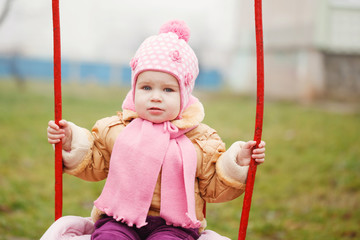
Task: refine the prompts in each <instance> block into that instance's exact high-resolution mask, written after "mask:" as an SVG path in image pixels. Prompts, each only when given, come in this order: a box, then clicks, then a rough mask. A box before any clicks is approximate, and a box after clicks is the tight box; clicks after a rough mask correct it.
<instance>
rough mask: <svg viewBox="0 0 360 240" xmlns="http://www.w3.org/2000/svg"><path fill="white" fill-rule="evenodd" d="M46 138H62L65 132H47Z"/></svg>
mask: <svg viewBox="0 0 360 240" xmlns="http://www.w3.org/2000/svg"><path fill="white" fill-rule="evenodd" d="M47 137H48V139H53V140H57V139H62V138H64V137H65V134H63V133H49V132H48V134H47Z"/></svg>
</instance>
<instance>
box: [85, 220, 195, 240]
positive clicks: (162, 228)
mask: <svg viewBox="0 0 360 240" xmlns="http://www.w3.org/2000/svg"><path fill="white" fill-rule="evenodd" d="M146 221H147V222H148V224H147V225H145V226H144V227H142V228H136V227H129V226H128V225H126V224H124V223H121V222H117V221H116V220H115V219H113V218H112V217H109V216H105V217H103V218H101V219H100V220H98V221H96V223H95V231H94V233H93V234H92V235H91V240H99V239H101V240H120V239H121V240H143V239H144V240H145V239H147V240H166V239H167V240H175V239H188V240H195V239H198V238H199V236H200V235H199V232H198V230H199V229H193V228H181V227H174V226H169V225H166V223H165V220H164V219H162V218H161V217H153V216H148V217H147V219H146Z"/></svg>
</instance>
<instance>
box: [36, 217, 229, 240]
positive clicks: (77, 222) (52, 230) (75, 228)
mask: <svg viewBox="0 0 360 240" xmlns="http://www.w3.org/2000/svg"><path fill="white" fill-rule="evenodd" d="M93 231H94V223H93V221H92V220H91V218H90V217H88V218H85V217H79V216H64V217H61V218H59V219H58V220H57V221H55V222H54V223H53V224H52V225H51V226H50V227H49V229H48V230H47V231H46V232H45V233H44V235H43V236H42V237H41V238H40V240H90V239H91V233H92V232H93ZM199 240H230V238H227V237H224V236H221V235H219V234H218V233H216V232H214V231H211V230H205V231H204V232H202V233H201V236H200V238H199Z"/></svg>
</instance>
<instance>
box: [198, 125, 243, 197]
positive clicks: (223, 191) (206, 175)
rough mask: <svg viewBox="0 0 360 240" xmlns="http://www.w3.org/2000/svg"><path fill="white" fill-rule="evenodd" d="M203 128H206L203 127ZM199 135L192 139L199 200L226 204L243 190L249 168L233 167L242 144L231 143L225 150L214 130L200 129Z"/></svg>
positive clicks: (208, 128)
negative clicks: (193, 141)
mask: <svg viewBox="0 0 360 240" xmlns="http://www.w3.org/2000/svg"><path fill="white" fill-rule="evenodd" d="M205 126H206V125H205ZM199 127H200V128H203V129H200V132H203V134H202V136H201V137H199V138H196V139H195V142H196V145H197V151H198V167H197V178H198V181H199V191H200V195H201V197H202V198H203V199H204V200H205V201H206V202H210V203H217V202H226V201H230V200H233V199H235V198H237V197H238V196H240V195H241V194H242V193H243V192H244V190H245V181H246V176H247V171H248V167H241V166H239V165H237V164H236V156H237V153H238V151H239V150H240V149H241V145H242V142H236V143H234V144H233V145H232V146H231V147H230V148H229V150H228V151H225V150H226V149H225V144H224V143H223V142H222V140H221V138H220V137H219V136H218V134H217V133H216V131H215V130H213V129H211V128H210V127H207V126H206V127H205V131H204V126H201V125H200V126H199Z"/></svg>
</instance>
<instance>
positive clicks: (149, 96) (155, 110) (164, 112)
mask: <svg viewBox="0 0 360 240" xmlns="http://www.w3.org/2000/svg"><path fill="white" fill-rule="evenodd" d="M134 101H135V110H136V112H137V114H138V115H139V117H141V118H142V119H145V120H148V121H150V122H154V123H162V122H166V121H170V120H173V119H175V118H176V117H177V116H178V115H179V112H180V87H179V83H178V81H177V79H176V78H175V77H173V76H172V75H170V74H168V73H164V72H156V71H145V72H143V73H140V74H139V76H138V78H137V82H136V86H135V99H134Z"/></svg>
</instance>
